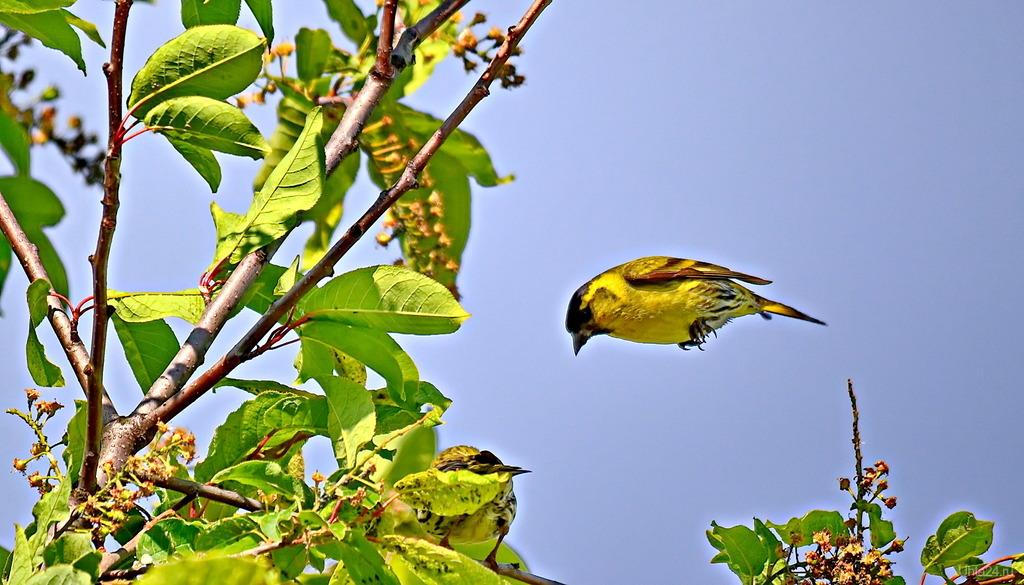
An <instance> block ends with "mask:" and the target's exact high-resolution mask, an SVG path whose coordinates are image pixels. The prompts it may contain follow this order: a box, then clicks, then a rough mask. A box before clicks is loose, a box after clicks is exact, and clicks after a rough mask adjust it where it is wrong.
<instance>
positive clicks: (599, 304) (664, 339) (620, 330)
mask: <svg viewBox="0 0 1024 585" xmlns="http://www.w3.org/2000/svg"><path fill="white" fill-rule="evenodd" d="M733 279H736V280H742V281H743V282H748V283H750V284H769V283H770V282H771V281H770V280H765V279H763V278H758V277H756V276H750V275H749V274H743V273H742V272H735V271H732V270H729V269H728V268H724V267H722V266H716V265H714V264H708V263H706V262H699V261H697V260H684V259H682V258H670V257H668V256H648V257H646V258H639V259H637V260H633V261H632V262H626V263H625V264H622V265H621V266H616V267H615V268H612V269H610V270H607V271H605V272H602V273H601V274H599V275H597V276H595V277H594V278H592V279H591V280H590V281H589V282H587V283H586V284H584V285H583V286H581V287H580V288H579V290H577V291H576V293H575V294H573V295H572V299H571V300H570V301H569V312H568V314H566V317H565V328H566V329H568V330H569V333H571V334H572V348H573V351H574V352H575V353H577V354H578V353H579V352H580V348H581V347H583V345H584V344H585V343H586V342H587V340H588V339H590V338H591V337H592V336H594V335H601V334H608V335H611V336H612V337H618V338H620V339H627V340H629V341H636V342H639V343H675V344H678V345H679V347H681V348H683V349H690V348H691V347H697V348H700V347H701V345H703V343H704V342H705V341H706V340H707V337H708V335H709V334H711V333H713V332H714V331H715V330H716V329H718V328H719V327H721V326H722V325H725V324H726V323H728V322H729V321H730V320H732V319H734V318H736V317H742V316H743V315H751V314H753V313H760V314H761V316H762V317H764V318H765V319H770V318H771V315H769V313H775V314H777V315H785V316H787V317H793V318H795V319H803V320H804V321H810V322H811V323H818V324H819V325H824V324H825V322H824V321H819V320H818V319H815V318H814V317H810V316H808V315H805V314H804V313H801V312H800V311H797V310H796V309H794V308H793V307H790V306H788V305H783V304H782V303H777V302H775V301H770V300H768V299H766V298H764V297H760V296H758V295H756V294H754V293H753V292H751V291H750V290H749V289H747V288H746V287H744V286H741V285H740V284H738V283H736V282H734V281H733Z"/></svg>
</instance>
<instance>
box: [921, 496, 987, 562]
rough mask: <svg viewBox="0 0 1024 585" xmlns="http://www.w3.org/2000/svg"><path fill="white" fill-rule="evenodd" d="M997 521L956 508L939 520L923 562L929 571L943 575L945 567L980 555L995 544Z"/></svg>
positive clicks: (925, 551)
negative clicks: (956, 509)
mask: <svg viewBox="0 0 1024 585" xmlns="http://www.w3.org/2000/svg"><path fill="white" fill-rule="evenodd" d="M994 526H995V522H987V521H984V520H978V519H976V518H975V517H974V514H971V513H970V512H955V513H953V514H950V515H949V516H948V517H947V518H946V519H945V520H943V521H942V523H941V524H939V528H938V530H936V531H935V534H933V535H931V536H929V537H928V541H927V542H926V543H925V545H924V550H922V551H921V565H922V566H924V570H925V572H926V573H928V574H931V575H942V574H943V573H944V569H946V568H948V567H955V566H957V565H958V564H960V563H963V562H964V561H967V560H968V559H970V558H972V557H975V556H977V555H980V554H982V553H984V552H985V551H987V550H988V548H989V547H990V546H992V528H993V527H994Z"/></svg>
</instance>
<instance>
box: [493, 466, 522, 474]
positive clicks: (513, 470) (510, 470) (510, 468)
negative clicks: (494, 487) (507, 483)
mask: <svg viewBox="0 0 1024 585" xmlns="http://www.w3.org/2000/svg"><path fill="white" fill-rule="evenodd" d="M498 471H505V472H507V473H510V474H512V475H519V474H520V473H530V470H529V469H523V468H522V467H516V466H514V465H502V466H501V468H500V469H498Z"/></svg>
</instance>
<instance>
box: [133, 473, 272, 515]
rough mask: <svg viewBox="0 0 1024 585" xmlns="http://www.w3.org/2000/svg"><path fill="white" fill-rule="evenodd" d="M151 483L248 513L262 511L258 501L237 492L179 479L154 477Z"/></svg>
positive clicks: (261, 505)
mask: <svg viewBox="0 0 1024 585" xmlns="http://www.w3.org/2000/svg"><path fill="white" fill-rule="evenodd" d="M143 479H145V478H143ZM152 481H153V484H154V485H158V486H160V487H162V488H167V489H169V490H174V491H176V492H181V493H183V494H187V495H191V496H198V497H200V498H206V499H207V500H213V501H215V502H221V503H224V504H228V505H229V506H234V507H236V508H241V509H243V510H248V511H250V512H259V511H262V510H263V504H262V503H261V502H260V501H259V500H254V499H252V498H247V497H245V496H243V495H242V494H240V493H238V492H233V491H231V490H226V489H223V488H219V487H216V486H212V485H206V484H204V483H197V482H194V481H189V480H187V479H183V478H180V477H168V478H157V477H154V478H152Z"/></svg>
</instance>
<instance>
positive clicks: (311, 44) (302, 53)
mask: <svg viewBox="0 0 1024 585" xmlns="http://www.w3.org/2000/svg"><path fill="white" fill-rule="evenodd" d="M330 54H331V35H330V34H328V33H327V31H325V30H324V29H322V28H317V29H308V28H305V27H303V28H300V29H299V34H297V35H295V63H296V66H297V67H298V70H299V71H298V73H299V79H301V80H303V81H313V80H314V79H319V78H320V76H321V75H323V73H324V66H325V65H327V57H328V56H329V55H330Z"/></svg>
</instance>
